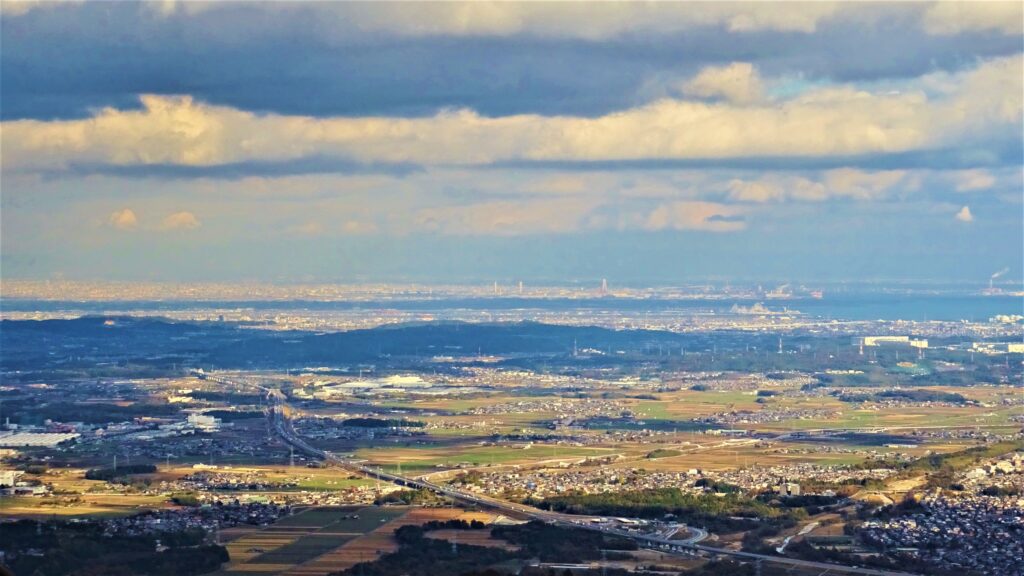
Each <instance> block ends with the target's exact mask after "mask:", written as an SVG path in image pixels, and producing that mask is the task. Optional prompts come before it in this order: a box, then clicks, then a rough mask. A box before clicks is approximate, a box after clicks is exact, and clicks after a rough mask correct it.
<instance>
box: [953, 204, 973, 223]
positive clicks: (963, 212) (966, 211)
mask: <svg viewBox="0 0 1024 576" xmlns="http://www.w3.org/2000/svg"><path fill="white" fill-rule="evenodd" d="M954 217H955V218H956V219H957V220H959V221H961V222H974V214H971V208H970V206H964V207H963V208H961V209H960V211H959V212H957V213H956V216H954Z"/></svg>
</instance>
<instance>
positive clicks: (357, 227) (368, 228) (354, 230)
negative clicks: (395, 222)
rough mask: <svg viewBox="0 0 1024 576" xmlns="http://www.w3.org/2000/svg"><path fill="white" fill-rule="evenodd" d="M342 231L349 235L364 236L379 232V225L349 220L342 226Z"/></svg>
mask: <svg viewBox="0 0 1024 576" xmlns="http://www.w3.org/2000/svg"><path fill="white" fill-rule="evenodd" d="M341 231H342V232H343V233H345V234H349V235H363V234H375V233H376V232H378V228H377V225H376V224H374V223H373V222H361V221H358V220H348V221H347V222H345V223H344V224H342V225H341Z"/></svg>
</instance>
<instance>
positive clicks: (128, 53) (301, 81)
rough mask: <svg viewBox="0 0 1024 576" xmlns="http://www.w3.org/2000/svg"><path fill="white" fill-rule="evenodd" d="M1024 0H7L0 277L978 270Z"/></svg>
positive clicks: (1015, 251) (806, 278)
mask: <svg viewBox="0 0 1024 576" xmlns="http://www.w3.org/2000/svg"><path fill="white" fill-rule="evenodd" d="M1022 7H1024V4H1021V3H1020V2H992V3H989V2H967V3H957V2H940V3H928V2H915V3H891V4H890V3H882V2H869V3H854V2H840V3H829V2H812V3H799V2H784V3H771V2H756V3H725V2H715V3H708V2H701V3H668V2H665V3H640V2H635V3H615V2H602V3H583V2H576V3H536V2H531V3H486V2H473V3H456V2H451V3H428V2H417V3H381V2H377V3H328V2H313V3H306V2H300V1H285V2H253V3H249V2H240V1H235V2H221V3H206V2H188V1H185V2H150V3H131V2H74V1H71V2H19V1H12V0H4V2H3V4H2V5H0V140H2V141H0V145H2V148H0V184H2V186H0V225H2V228H0V242H2V243H0V274H2V277H3V278H5V279H61V278H64V279H75V280H139V281H143V280H145V281H154V280H155V281H168V282H200V281H217V282H221V281H263V282H282V283H287V282H362V281H374V282H378V281H385V282H387V281H395V282H398V281H414V282H439V283H440V282H446V283H447V282H490V281H492V280H496V281H501V282H514V281H518V280H523V281H526V282H534V283H560V282H579V281H584V282H586V281H593V280H597V279H600V278H608V279H609V281H611V282H613V283H616V284H619V285H645V284H651V285H653V284H671V283H683V282H692V281H703V280H732V281H744V280H751V281H764V280H780V281H801V282H815V281H818V282H834V281H858V280H861V281H862V280H891V281H910V280H914V281H938V282H977V283H978V285H979V286H982V285H985V284H987V282H988V278H989V276H990V275H991V274H992V273H994V272H996V271H999V270H1002V269H1004V268H1008V269H1009V271H1008V272H1007V273H1005V275H1004V276H1003V277H1004V278H1005V279H1011V280H1018V281H1019V280H1020V279H1021V277H1022V273H1024V271H1022V267H1024V266H1022V262H1024V144H1022V141H1024V140H1022V138H1024V120H1022V116H1024V113H1022V111H1024V104H1022V94H1024V80H1022V79H1024V13H1022V9H1024V8H1022Z"/></svg>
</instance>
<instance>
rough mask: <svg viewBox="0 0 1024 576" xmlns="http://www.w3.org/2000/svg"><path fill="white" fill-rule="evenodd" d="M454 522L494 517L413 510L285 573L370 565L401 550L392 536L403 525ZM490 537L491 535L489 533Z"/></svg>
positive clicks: (296, 575) (293, 575) (319, 573)
mask: <svg viewBox="0 0 1024 576" xmlns="http://www.w3.org/2000/svg"><path fill="white" fill-rule="evenodd" d="M452 519H462V520H465V521H467V522H469V521H471V520H480V521H481V522H485V523H490V522H491V521H493V519H494V517H493V516H492V515H490V514H486V513H482V512H467V511H465V510H460V509H458V508H412V509H410V510H409V511H408V512H407V513H406V514H405V515H404V516H401V517H400V518H396V519H395V520H392V521H391V522H388V523H387V524H384V525H382V526H381V527H379V528H377V529H376V530H374V531H372V532H370V533H369V534H366V535H364V536H361V537H359V538H356V539H355V540H352V541H349V542H346V543H345V544H343V545H342V546H339V547H338V548H335V549H334V550H332V551H330V552H328V553H326V554H323V555H321V556H320V557H318V558H316V559H314V560H312V561H310V562H306V563H305V564H303V565H301V566H297V567H296V568H293V569H292V570H289V571H288V572H285V573H284V574H285V575H286V576H325V575H326V574H330V573H331V572H336V571H339V570H344V569H346V568H351V567H352V566H355V565H356V564H358V563H360V562H370V561H372V560H374V559H376V558H377V556H379V555H381V554H387V553H388V552H394V551H395V550H397V549H398V545H397V543H396V542H395V539H394V537H393V536H392V535H393V534H394V532H395V530H396V529H397V528H399V527H400V526H406V525H410V524H414V525H419V524H423V523H425V522H429V521H431V520H452ZM487 535H488V536H489V532H488V533H487ZM460 538H461V534H460ZM460 541H461V539H460ZM467 543H468V542H467Z"/></svg>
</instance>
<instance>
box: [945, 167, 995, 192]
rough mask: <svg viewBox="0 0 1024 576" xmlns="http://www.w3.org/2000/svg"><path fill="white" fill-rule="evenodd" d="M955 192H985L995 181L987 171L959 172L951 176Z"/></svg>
mask: <svg viewBox="0 0 1024 576" xmlns="http://www.w3.org/2000/svg"><path fill="white" fill-rule="evenodd" d="M953 179H954V181H955V182H956V191H957V192H974V191H977V190H987V189H989V188H991V187H992V186H994V185H995V183H996V179H995V177H994V176H992V174H991V173H990V172H989V171H988V170H981V169H978V170H960V171H958V172H955V173H954V174H953Z"/></svg>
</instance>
